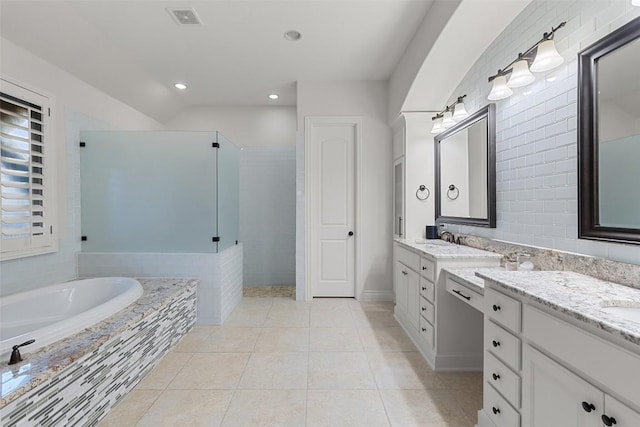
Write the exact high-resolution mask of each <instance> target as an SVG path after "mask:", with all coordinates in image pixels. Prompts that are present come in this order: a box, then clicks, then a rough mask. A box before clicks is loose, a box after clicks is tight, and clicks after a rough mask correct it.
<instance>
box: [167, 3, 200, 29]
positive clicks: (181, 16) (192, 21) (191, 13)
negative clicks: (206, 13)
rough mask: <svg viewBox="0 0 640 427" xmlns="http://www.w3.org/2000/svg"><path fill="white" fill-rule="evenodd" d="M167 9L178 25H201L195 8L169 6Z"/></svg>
mask: <svg viewBox="0 0 640 427" xmlns="http://www.w3.org/2000/svg"><path fill="white" fill-rule="evenodd" d="M167 11H168V12H169V14H170V15H171V17H172V18H173V20H174V21H175V22H176V24H178V25H200V24H201V22H200V18H198V15H196V11H195V10H194V9H193V8H190V9H182V8H171V7H170V8H167Z"/></svg>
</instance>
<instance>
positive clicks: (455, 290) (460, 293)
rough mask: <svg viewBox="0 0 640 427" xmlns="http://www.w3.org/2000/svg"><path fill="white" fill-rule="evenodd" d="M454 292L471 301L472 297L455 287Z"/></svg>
mask: <svg viewBox="0 0 640 427" xmlns="http://www.w3.org/2000/svg"><path fill="white" fill-rule="evenodd" d="M453 292H455V293H456V294H458V295H460V296H461V297H462V298H464V299H466V300H467V301H469V300H470V299H471V297H468V296H466V295H465V294H463V293H462V292H460V291H459V290H457V289H454V290H453Z"/></svg>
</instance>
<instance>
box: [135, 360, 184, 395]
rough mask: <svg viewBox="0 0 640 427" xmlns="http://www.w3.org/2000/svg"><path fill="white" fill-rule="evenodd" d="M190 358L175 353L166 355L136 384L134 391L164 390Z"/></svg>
mask: <svg viewBox="0 0 640 427" xmlns="http://www.w3.org/2000/svg"><path fill="white" fill-rule="evenodd" d="M192 356H193V354H191V353H178V352H175V351H171V352H169V353H167V354H166V355H165V356H164V357H163V358H162V360H161V361H160V363H158V365H157V366H156V367H155V368H154V369H153V370H151V372H149V373H148V374H147V375H146V376H145V377H144V378H143V379H142V381H140V383H138V385H137V386H136V390H164V389H165V388H167V386H168V385H169V383H171V381H172V380H173V379H174V378H175V377H176V375H178V372H180V370H181V369H182V368H184V366H185V365H186V364H187V363H188V362H189V360H190V359H191V357H192Z"/></svg>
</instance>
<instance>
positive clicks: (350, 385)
mask: <svg viewBox="0 0 640 427" xmlns="http://www.w3.org/2000/svg"><path fill="white" fill-rule="evenodd" d="M375 388H376V384H375V381H374V379H373V375H372V373H371V369H369V364H368V362H367V358H366V355H365V353H364V352H312V353H309V389H310V390H345V389H351V390H358V389H362V390H372V389H375Z"/></svg>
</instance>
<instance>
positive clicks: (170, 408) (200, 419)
mask: <svg viewBox="0 0 640 427" xmlns="http://www.w3.org/2000/svg"><path fill="white" fill-rule="evenodd" d="M232 396H233V391H231V390H165V391H164V392H162V394H161V395H160V397H158V399H157V400H156V401H155V403H154V404H153V406H151V408H150V409H149V411H148V412H147V413H146V415H145V416H144V417H142V419H141V420H140V422H139V423H138V424H137V427H165V426H166V427H175V426H202V427H216V426H219V425H220V423H221V422H222V418H223V417H224V414H225V411H226V409H227V407H228V406H229V402H230V401H231V397H232Z"/></svg>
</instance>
